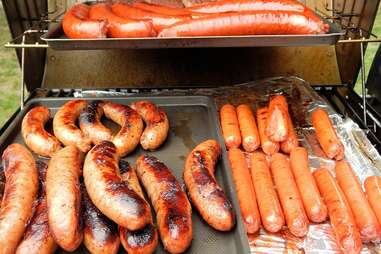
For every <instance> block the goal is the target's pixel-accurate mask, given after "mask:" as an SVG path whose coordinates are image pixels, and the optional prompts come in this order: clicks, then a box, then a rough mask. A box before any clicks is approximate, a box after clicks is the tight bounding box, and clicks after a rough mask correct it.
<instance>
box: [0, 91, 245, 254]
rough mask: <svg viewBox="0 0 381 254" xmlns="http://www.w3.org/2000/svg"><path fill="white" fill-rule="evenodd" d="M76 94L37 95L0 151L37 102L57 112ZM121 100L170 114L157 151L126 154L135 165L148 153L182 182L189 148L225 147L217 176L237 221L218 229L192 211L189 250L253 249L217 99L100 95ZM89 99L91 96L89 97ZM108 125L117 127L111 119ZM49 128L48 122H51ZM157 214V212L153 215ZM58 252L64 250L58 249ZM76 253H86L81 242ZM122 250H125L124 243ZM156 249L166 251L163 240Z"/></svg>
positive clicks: (16, 136) (230, 252) (17, 135)
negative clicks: (209, 144) (227, 229)
mask: <svg viewBox="0 0 381 254" xmlns="http://www.w3.org/2000/svg"><path fill="white" fill-rule="evenodd" d="M71 99H73V98H41V99H40V98H37V99H32V100H31V101H29V102H28V103H27V104H26V105H25V107H24V109H23V110H22V111H21V112H20V113H19V114H18V115H17V117H16V118H15V119H14V121H13V122H12V123H11V124H10V125H9V127H8V128H7V130H6V131H5V132H4V133H3V135H2V136H0V153H1V154H2V152H3V151H4V149H5V148H6V147H7V146H8V145H9V144H11V143H14V142H16V143H21V144H23V140H22V137H21V132H20V130H21V122H22V118H23V116H24V115H25V114H26V112H28V111H29V109H31V108H32V107H34V106H38V105H44V106H46V107H48V108H49V109H50V110H51V113H52V115H54V114H55V113H56V111H57V109H58V108H59V107H60V106H62V105H63V104H64V103H66V102H67V101H69V100H71ZM97 99H100V100H102V99H104V100H109V101H112V102H116V103H121V104H126V105H127V104H129V103H131V102H132V101H136V100H151V101H152V102H154V103H156V104H157V105H159V106H161V107H162V108H163V109H164V110H165V112H166V113H167V115H168V117H169V122H170V131H169V136H168V138H167V141H166V142H165V143H164V145H163V146H162V147H161V148H160V149H159V150H158V151H155V152H146V151H143V150H142V149H141V148H140V147H139V148H138V149H136V151H134V152H133V153H132V154H130V155H128V156H126V157H125V158H123V159H124V160H127V161H128V162H130V163H131V164H132V165H135V161H136V158H137V157H138V156H139V155H141V154H142V153H149V154H152V155H154V156H156V157H157V158H159V159H160V160H161V161H163V162H164V163H165V164H166V165H167V166H168V167H169V168H170V169H171V170H172V172H173V173H174V175H175V176H176V177H177V179H178V180H179V181H180V182H181V183H183V179H182V172H183V167H184V161H185V159H186V157H187V155H188V154H189V152H190V151H191V150H192V149H193V148H194V147H195V146H196V145H197V144H199V143H201V142H202V141H204V140H206V139H216V140H218V142H219V143H220V144H221V147H222V159H221V160H220V161H219V163H218V165H217V168H216V178H217V181H218V182H219V183H220V184H221V186H222V188H223V189H224V190H225V193H226V195H227V196H228V198H229V199H230V200H231V201H232V203H233V206H234V208H235V211H236V215H237V225H236V227H235V228H234V230H233V231H231V232H218V231H216V230H214V229H212V228H211V227H210V226H208V225H207V224H206V223H205V222H204V221H203V220H202V218H201V217H200V215H199V214H198V213H197V211H196V210H195V209H193V213H192V221H193V241H192V244H191V246H190V248H189V249H188V250H187V252H186V253H210V254H212V253H216V254H217V253H218V254H224V253H226V254H235V253H237V254H238V253H250V248H249V243H248V238H247V235H246V233H245V230H244V228H243V224H242V220H241V215H240V211H239V205H238V200H237V197H236V194H235V190H234V184H233V181H232V176H231V171H230V168H229V166H228V165H229V164H228V161H227V155H226V149H225V145H224V142H223V138H222V137H221V131H220V127H219V122H218V114H217V111H216V107H215V104H214V101H213V100H212V99H211V98H209V97H207V96H159V97H139V96H136V97H128V98H97ZM86 100H92V99H90V98H87V99H86ZM104 123H105V125H106V126H108V127H110V128H113V129H115V128H116V125H115V124H112V123H111V122H110V121H105V122H104ZM48 128H49V124H48ZM154 218H155V216H154ZM57 253H65V252H63V251H60V250H59V251H57ZM74 253H87V252H86V249H85V248H84V247H83V246H82V247H81V248H80V249H78V250H77V251H76V252H74ZM120 253H126V252H125V251H124V250H123V247H122V246H121V248H120ZM155 253H166V252H165V251H164V250H163V248H162V245H161V243H160V244H159V246H158V248H157V250H156V252H155Z"/></svg>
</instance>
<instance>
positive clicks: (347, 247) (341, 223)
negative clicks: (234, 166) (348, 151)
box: [313, 168, 362, 253]
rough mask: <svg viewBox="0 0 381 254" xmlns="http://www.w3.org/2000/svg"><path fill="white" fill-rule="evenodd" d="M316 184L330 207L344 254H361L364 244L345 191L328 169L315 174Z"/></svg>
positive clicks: (334, 227)
mask: <svg viewBox="0 0 381 254" xmlns="http://www.w3.org/2000/svg"><path fill="white" fill-rule="evenodd" d="M313 175H314V177H315V180H316V183H317V185H318V187H319V191H320V194H321V195H322V197H323V199H324V201H325V203H326V204H327V207H328V214H329V220H330V222H331V225H332V229H333V232H334V233H335V236H336V241H337V244H338V245H339V247H340V249H341V250H342V251H343V253H360V251H361V249H362V243H361V238H360V233H359V231H358V230H357V228H356V225H355V222H354V219H353V215H352V212H351V208H350V207H349V204H348V201H347V200H346V198H345V196H344V193H343V191H342V190H341V189H340V187H339V185H338V184H337V182H336V180H335V178H334V177H333V176H332V175H331V173H330V172H329V171H328V169H325V168H320V169H317V170H316V171H315V172H314V173H313Z"/></svg>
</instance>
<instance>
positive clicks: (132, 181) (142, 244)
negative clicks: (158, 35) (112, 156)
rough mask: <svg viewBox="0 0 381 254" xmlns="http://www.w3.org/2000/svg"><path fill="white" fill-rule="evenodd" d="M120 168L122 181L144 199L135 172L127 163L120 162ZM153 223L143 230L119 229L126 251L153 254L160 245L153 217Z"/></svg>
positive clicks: (133, 253) (132, 253)
mask: <svg viewBox="0 0 381 254" xmlns="http://www.w3.org/2000/svg"><path fill="white" fill-rule="evenodd" d="M119 168H120V173H121V177H122V180H123V181H125V182H126V183H127V185H128V187H130V188H131V189H133V190H134V191H135V192H136V193H137V194H139V195H140V197H142V198H144V194H143V190H142V188H141V187H140V184H139V180H138V177H137V175H136V172H135V170H134V169H133V168H132V167H131V166H130V164H129V163H128V162H127V161H120V162H119ZM150 220H151V223H149V224H147V226H145V227H144V228H142V229H139V230H135V231H130V230H128V229H126V228H123V227H119V234H120V240H121V242H122V245H123V247H124V249H125V250H126V251H127V253H129V254H150V253H153V252H154V251H155V249H156V247H157V244H158V235H157V230H156V228H155V227H154V226H153V222H152V215H151V217H150Z"/></svg>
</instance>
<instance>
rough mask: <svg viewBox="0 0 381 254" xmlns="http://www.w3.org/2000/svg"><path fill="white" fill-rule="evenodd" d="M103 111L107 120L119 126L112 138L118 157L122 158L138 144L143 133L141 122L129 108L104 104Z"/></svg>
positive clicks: (114, 104)
mask: <svg viewBox="0 0 381 254" xmlns="http://www.w3.org/2000/svg"><path fill="white" fill-rule="evenodd" d="M103 111H104V113H105V115H106V117H107V118H110V119H111V120H113V121H114V122H116V123H117V124H119V125H120V127H121V128H120V130H119V132H118V133H117V134H116V135H115V136H114V137H113V138H112V142H113V143H114V145H115V146H116V149H117V152H118V155H119V156H120V157H123V156H125V155H127V154H129V153H130V152H132V151H133V150H134V149H135V148H136V147H137V146H138V144H139V140H140V137H141V135H142V133H143V120H142V119H141V117H140V116H139V114H138V113H137V112H136V111H135V110H133V109H131V108H130V107H129V106H125V105H122V104H117V103H112V102H105V103H104V104H103Z"/></svg>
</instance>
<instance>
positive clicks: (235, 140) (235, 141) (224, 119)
mask: <svg viewBox="0 0 381 254" xmlns="http://www.w3.org/2000/svg"><path fill="white" fill-rule="evenodd" d="M220 121H221V128H222V134H223V135H224V140H225V145H226V147H227V148H228V149H230V148H237V147H239V146H240V145H241V141H242V139H241V133H240V130H239V123H238V118H237V112H236V110H235V107H234V106H233V105H231V104H225V105H223V106H222V107H221V109H220Z"/></svg>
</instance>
